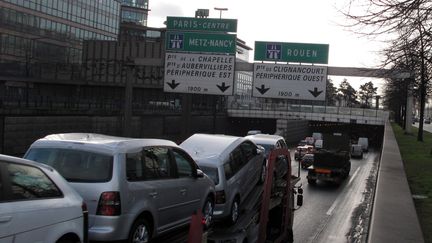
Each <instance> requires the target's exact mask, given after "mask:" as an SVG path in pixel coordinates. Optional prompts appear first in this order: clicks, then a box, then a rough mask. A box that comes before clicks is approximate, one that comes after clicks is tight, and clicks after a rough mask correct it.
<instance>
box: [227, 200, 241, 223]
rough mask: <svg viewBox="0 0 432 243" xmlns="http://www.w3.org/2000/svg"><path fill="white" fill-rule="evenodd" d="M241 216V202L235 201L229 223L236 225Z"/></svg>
mask: <svg viewBox="0 0 432 243" xmlns="http://www.w3.org/2000/svg"><path fill="white" fill-rule="evenodd" d="M239 214H240V202H239V199H238V198H236V199H234V202H233V203H232V204H231V211H230V217H229V223H230V224H235V223H236V222H237V220H238V218H239Z"/></svg>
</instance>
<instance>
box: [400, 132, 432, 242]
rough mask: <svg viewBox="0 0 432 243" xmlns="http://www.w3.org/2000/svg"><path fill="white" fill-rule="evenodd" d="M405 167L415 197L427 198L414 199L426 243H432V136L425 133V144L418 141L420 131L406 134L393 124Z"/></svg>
mask: <svg viewBox="0 0 432 243" xmlns="http://www.w3.org/2000/svg"><path fill="white" fill-rule="evenodd" d="M392 126H393V131H394V133H395V136H396V140H397V142H398V145H399V149H400V152H401V155H402V160H403V162H404V165H405V172H406V174H407V178H408V183H409V186H410V188H411V193H412V194H413V195H420V196H426V197H427V198H425V199H414V203H415V207H416V210H417V215H418V217H419V220H420V224H421V227H422V231H423V235H424V238H425V242H431V243H432V134H431V133H429V132H426V131H425V132H424V133H423V140H424V141H423V142H418V141H417V131H418V129H417V128H415V127H413V134H411V135H408V134H404V131H403V129H402V128H401V127H400V126H398V125H397V124H392Z"/></svg>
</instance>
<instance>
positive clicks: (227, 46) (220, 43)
mask: <svg viewBox="0 0 432 243" xmlns="http://www.w3.org/2000/svg"><path fill="white" fill-rule="evenodd" d="M166 49H167V50H170V51H179V52H206V53H209V52H212V53H229V54H234V53H235V50H236V35H228V34H213V33H198V32H177V31H168V32H167V41H166Z"/></svg>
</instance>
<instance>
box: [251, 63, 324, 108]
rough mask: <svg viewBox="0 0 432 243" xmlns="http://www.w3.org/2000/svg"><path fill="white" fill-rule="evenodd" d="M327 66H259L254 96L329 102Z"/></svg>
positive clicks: (255, 69)
mask: <svg viewBox="0 0 432 243" xmlns="http://www.w3.org/2000/svg"><path fill="white" fill-rule="evenodd" d="M326 82H327V67H326V66H304V65H290V64H270V63H255V64H254V73H253V92H252V95H253V96H254V97H265V98H281V99H298V100H319V101H323V100H325V92H326Z"/></svg>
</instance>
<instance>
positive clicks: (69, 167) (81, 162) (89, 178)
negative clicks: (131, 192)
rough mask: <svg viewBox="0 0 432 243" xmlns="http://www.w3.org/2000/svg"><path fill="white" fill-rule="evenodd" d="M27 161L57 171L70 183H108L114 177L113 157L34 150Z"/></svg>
mask: <svg viewBox="0 0 432 243" xmlns="http://www.w3.org/2000/svg"><path fill="white" fill-rule="evenodd" d="M25 158H26V159H29V160H33V161H36V162H40V163H44V164H47V165H50V166H52V167H53V168H54V169H56V170H57V171H58V172H59V173H60V174H61V175H62V176H63V177H64V178H65V179H66V180H67V181H69V182H91V183H96V182H107V181H110V180H111V177H112V167H113V157H112V156H110V155H104V154H99V153H94V152H87V151H80V150H74V149H63V148H61V149H60V148H32V149H30V151H29V152H28V153H27V154H26V156H25Z"/></svg>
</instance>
